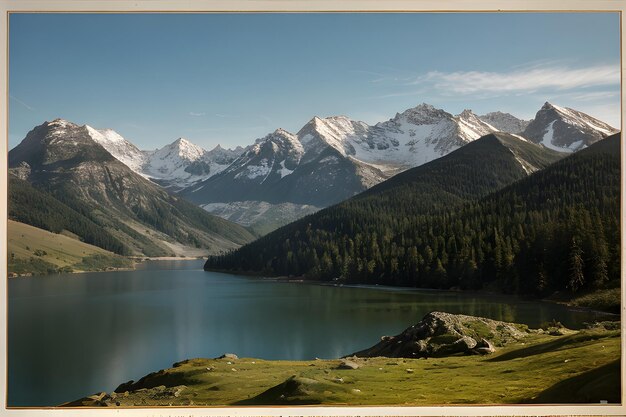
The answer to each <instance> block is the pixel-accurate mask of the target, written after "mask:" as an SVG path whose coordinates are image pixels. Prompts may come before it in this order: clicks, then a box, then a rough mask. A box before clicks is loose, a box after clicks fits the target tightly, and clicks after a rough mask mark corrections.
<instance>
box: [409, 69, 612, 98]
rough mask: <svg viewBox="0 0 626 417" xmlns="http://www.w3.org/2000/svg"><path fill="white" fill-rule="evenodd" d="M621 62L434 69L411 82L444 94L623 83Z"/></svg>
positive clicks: (559, 88) (563, 88)
mask: <svg viewBox="0 0 626 417" xmlns="http://www.w3.org/2000/svg"><path fill="white" fill-rule="evenodd" d="M619 82H620V69H619V66H618V65H598V66H593V67H587V68H576V69H572V68H567V67H541V66H539V67H537V66H534V67H530V68H526V69H520V70H514V71H510V72H488V71H457V72H441V71H430V72H428V73H426V74H424V75H421V76H419V77H417V78H416V79H415V80H414V81H412V82H411V83H410V84H412V85H430V86H432V87H434V88H435V89H437V90H439V91H441V92H442V93H449V94H476V93H500V94H502V93H534V92H537V91H538V90H542V89H552V90H569V89H575V88H586V87H596V86H607V85H619Z"/></svg>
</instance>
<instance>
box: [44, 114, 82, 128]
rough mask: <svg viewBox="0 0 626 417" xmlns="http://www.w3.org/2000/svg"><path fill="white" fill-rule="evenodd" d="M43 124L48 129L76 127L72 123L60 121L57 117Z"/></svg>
mask: <svg viewBox="0 0 626 417" xmlns="http://www.w3.org/2000/svg"><path fill="white" fill-rule="evenodd" d="M44 124H45V125H47V126H50V127H55V128H61V129H63V128H66V127H78V125H77V124H76V123H72V122H70V121H69V120H65V119H61V118H58V117H57V118H56V119H54V120H52V121H51V122H45V123H44Z"/></svg>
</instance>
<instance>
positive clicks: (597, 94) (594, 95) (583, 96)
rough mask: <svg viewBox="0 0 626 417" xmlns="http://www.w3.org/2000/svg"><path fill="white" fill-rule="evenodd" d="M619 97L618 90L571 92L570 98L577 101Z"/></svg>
mask: <svg viewBox="0 0 626 417" xmlns="http://www.w3.org/2000/svg"><path fill="white" fill-rule="evenodd" d="M615 97H619V92H618V91H594V92H590V93H579V94H572V95H571V98H572V99H573V100H577V101H596V100H606V99H609V98H615Z"/></svg>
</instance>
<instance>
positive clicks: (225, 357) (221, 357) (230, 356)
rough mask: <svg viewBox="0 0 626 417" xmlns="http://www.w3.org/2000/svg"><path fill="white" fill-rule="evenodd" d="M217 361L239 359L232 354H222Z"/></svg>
mask: <svg viewBox="0 0 626 417" xmlns="http://www.w3.org/2000/svg"><path fill="white" fill-rule="evenodd" d="M217 359H233V360H235V359H239V357H238V356H237V355H235V354H234V353H224V354H223V355H222V356H220V357H219V358H217Z"/></svg>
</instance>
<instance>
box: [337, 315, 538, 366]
mask: <svg viewBox="0 0 626 417" xmlns="http://www.w3.org/2000/svg"><path fill="white" fill-rule="evenodd" d="M530 332H531V331H530V330H529V329H528V327H527V326H525V325H520V324H515V323H506V322H503V321H497V320H491V319H487V318H483V317H474V316H466V315H462V314H449V313H442V312H438V311H435V312H431V313H428V314H427V315H426V316H424V318H423V319H422V320H421V321H420V322H419V323H417V324H414V325H413V326H411V327H409V328H408V329H406V330H404V331H403V332H402V333H400V334H399V335H396V336H383V337H382V338H381V341H380V342H379V343H378V344H376V345H374V346H372V347H370V348H369V349H364V350H361V351H359V352H355V353H353V354H352V355H348V356H357V357H362V358H363V357H376V356H386V357H394V358H423V357H429V356H432V357H441V356H449V355H455V354H489V353H493V352H495V349H496V348H495V347H496V346H504V345H506V344H507V343H510V342H517V341H519V340H520V339H522V338H524V337H526V336H527V335H528V334H529V333H530Z"/></svg>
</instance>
